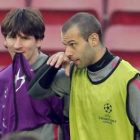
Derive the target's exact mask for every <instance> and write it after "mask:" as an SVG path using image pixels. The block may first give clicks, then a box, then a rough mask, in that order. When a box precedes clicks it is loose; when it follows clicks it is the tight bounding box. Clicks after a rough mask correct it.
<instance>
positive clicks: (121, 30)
mask: <svg viewBox="0 0 140 140" xmlns="http://www.w3.org/2000/svg"><path fill="white" fill-rule="evenodd" d="M19 7H35V8H37V9H39V10H40V11H41V13H42V14H43V17H44V21H45V24H46V32H45V38H44V41H43V44H42V47H41V48H42V51H43V52H44V53H47V54H53V53H55V52H57V51H64V49H65V48H64V46H63V44H62V43H61V40H60V32H61V28H62V25H63V24H64V23H65V21H66V20H67V19H69V18H70V17H71V16H72V15H74V14H75V13H77V12H89V13H91V14H93V15H95V16H96V17H97V19H98V20H99V21H100V22H101V24H102V27H103V33H104V43H105V46H106V47H107V48H108V50H110V51H111V52H112V53H114V54H115V55H118V56H120V57H121V58H123V59H125V60H127V61H129V62H130V63H131V64H132V65H133V66H134V67H135V68H137V69H138V70H140V0H117V1H116V0H0V24H1V22H2V20H3V18H4V17H5V15H6V14H7V12H9V11H10V10H11V9H12V8H19ZM11 61H12V60H11V57H10V55H9V53H8V52H7V50H6V49H5V48H4V38H3V36H2V34H1V33H0V70H1V69H2V68H3V67H5V66H6V65H8V64H9V63H10V62H11Z"/></svg>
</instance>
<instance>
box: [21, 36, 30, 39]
mask: <svg viewBox="0 0 140 140" xmlns="http://www.w3.org/2000/svg"><path fill="white" fill-rule="evenodd" d="M21 38H22V39H23V40H27V39H29V37H27V36H22V37H21Z"/></svg>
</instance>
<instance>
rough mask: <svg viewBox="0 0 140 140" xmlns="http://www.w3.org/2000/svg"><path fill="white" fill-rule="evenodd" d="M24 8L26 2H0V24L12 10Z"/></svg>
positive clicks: (18, 0)
mask: <svg viewBox="0 0 140 140" xmlns="http://www.w3.org/2000/svg"><path fill="white" fill-rule="evenodd" d="M19 7H26V0H0V23H1V21H2V20H3V18H4V17H5V15H6V14H7V13H8V12H9V11H10V10H11V9H12V8H19Z"/></svg>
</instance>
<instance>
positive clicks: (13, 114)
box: [0, 54, 69, 140]
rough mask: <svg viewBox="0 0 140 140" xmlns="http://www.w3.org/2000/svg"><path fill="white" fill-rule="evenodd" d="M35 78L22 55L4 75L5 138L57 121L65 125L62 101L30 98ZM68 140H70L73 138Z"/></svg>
mask: <svg viewBox="0 0 140 140" xmlns="http://www.w3.org/2000/svg"><path fill="white" fill-rule="evenodd" d="M33 75H34V72H33V71H32V70H31V68H30V66H29V64H28V62H27V60H26V59H25V58H24V56H23V55H21V54H16V55H15V58H14V61H13V63H12V64H11V65H9V66H8V67H7V68H5V69H4V70H3V71H1V72H0V129H1V131H2V136H3V135H5V134H7V133H9V132H11V131H21V130H30V129H34V128H36V127H39V126H41V125H43V124H45V123H57V120H56V119H58V120H59V121H62V122H63V119H64V118H63V102H62V99H59V98H58V97H56V96H52V97H50V98H47V99H43V100H35V99H33V98H31V97H29V96H28V95H27V87H28V84H29V82H30V79H31V78H32V77H33ZM14 81H15V82H14ZM14 83H15V84H14ZM52 104H53V106H52ZM56 110H57V111H56ZM52 112H53V113H52ZM53 117H54V118H55V119H53ZM54 120H55V121H56V122H55V121H54ZM62 122H59V123H60V124H61V123H62ZM66 140H69V136H68V138H67V139H66Z"/></svg>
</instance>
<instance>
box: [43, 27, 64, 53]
mask: <svg viewBox="0 0 140 140" xmlns="http://www.w3.org/2000/svg"><path fill="white" fill-rule="evenodd" d="M61 28H62V26H61V25H52V26H51V25H46V31H45V38H44V40H43V43H42V46H41V50H42V51H45V52H47V53H48V52H51V53H53V52H56V51H64V49H65V48H64V45H63V44H62V43H61Z"/></svg>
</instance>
